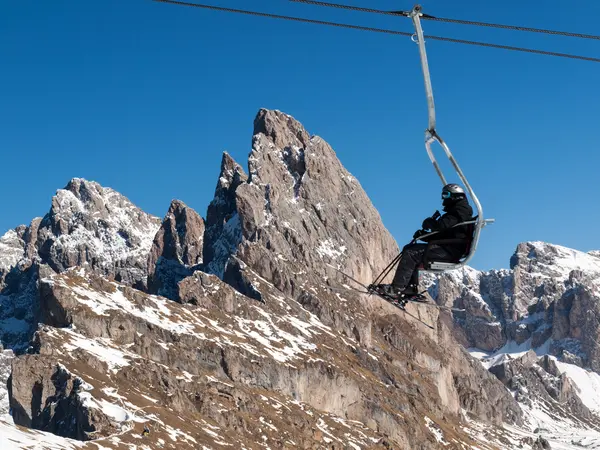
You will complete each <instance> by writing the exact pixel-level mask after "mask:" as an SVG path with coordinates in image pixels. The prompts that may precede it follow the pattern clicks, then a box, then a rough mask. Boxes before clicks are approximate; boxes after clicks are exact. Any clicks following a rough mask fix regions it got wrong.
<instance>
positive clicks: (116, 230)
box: [36, 178, 160, 285]
mask: <svg viewBox="0 0 600 450" xmlns="http://www.w3.org/2000/svg"><path fill="white" fill-rule="evenodd" d="M159 226H160V219H158V218H157V217H154V216H151V215H149V214H147V213H145V212H144V211H142V210H141V209H139V208H138V207H137V206H135V205H134V204H133V203H131V202H130V201H129V199H127V198H126V197H124V196H123V195H121V194H119V193H118V192H116V191H114V190H113V189H110V188H104V187H102V186H100V185H99V184H98V183H96V182H93V181H87V180H84V179H81V178H74V179H72V180H71V181H70V182H69V183H68V184H67V186H66V187H65V188H64V189H59V190H58V191H57V193H56V195H55V196H54V197H53V198H52V208H51V209H50V212H49V213H48V214H47V215H46V216H45V217H44V219H43V220H42V221H41V223H40V225H39V230H38V233H37V245H36V246H37V249H38V254H39V256H40V257H41V259H42V261H44V263H46V264H48V265H50V267H52V268H53V269H54V270H56V271H58V272H60V271H62V270H65V269H67V268H70V267H75V266H81V265H83V264H85V263H88V264H90V265H91V266H92V267H93V268H94V269H96V270H99V271H100V272H101V273H103V274H105V275H107V276H109V277H114V278H115V279H117V280H120V281H123V282H125V283H128V284H140V283H141V284H142V285H143V284H145V282H146V276H147V272H146V258H147V255H148V252H149V250H150V246H151V245H152V241H153V238H154V235H155V234H156V231H157V230H158V227H159Z"/></svg>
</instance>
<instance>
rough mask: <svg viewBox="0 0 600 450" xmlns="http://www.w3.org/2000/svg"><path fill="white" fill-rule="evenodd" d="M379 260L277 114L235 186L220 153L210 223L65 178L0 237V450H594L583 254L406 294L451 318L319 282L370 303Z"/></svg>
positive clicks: (597, 379) (555, 256)
mask: <svg viewBox="0 0 600 450" xmlns="http://www.w3.org/2000/svg"><path fill="white" fill-rule="evenodd" d="M397 252H398V246H397V245H396V243H395V242H394V240H393V238H392V237H391V235H390V234H389V232H388V231H387V229H386V228H385V226H384V225H383V223H382V222H381V218H380V216H379V214H378V212H377V210H376V209H375V208H374V207H373V205H372V204H371V202H370V200H369V198H368V196H367V195H366V193H365V192H364V190H363V189H362V187H361V186H360V184H359V182H358V180H356V179H355V178H354V177H353V176H352V175H351V174H350V173H349V172H348V171H347V170H346V169H345V168H344V167H343V166H342V164H341V162H340V161H339V160H338V158H337V156H336V154H335V152H334V151H333V149H332V148H331V147H330V146H329V145H328V144H327V143H326V142H325V141H324V140H323V139H321V138H320V137H318V136H311V135H309V133H308V132H307V131H306V130H305V129H304V128H303V127H302V125H301V124H300V123H299V122H298V121H296V120H295V119H294V118H292V117H291V116H289V115H287V114H283V113H281V112H279V111H270V110H261V111H259V113H258V114H257V116H256V118H255V122H254V135H253V139H252V150H251V152H250V155H249V159H248V175H247V174H246V172H245V171H244V170H243V169H242V168H241V166H240V165H239V164H237V163H236V162H235V161H234V160H233V159H232V158H231V157H230V156H229V155H227V154H224V156H223V161H222V164H221V171H220V173H219V176H218V181H217V186H216V189H215V196H214V199H213V201H212V202H211V203H210V205H209V207H208V211H207V215H206V220H204V219H203V218H202V217H201V216H200V215H199V214H198V213H196V212H195V211H193V210H192V209H191V208H189V207H188V206H186V204H185V203H183V202H182V201H180V200H174V201H173V202H172V203H171V205H170V206H169V208H168V211H167V213H166V214H165V216H164V217H163V218H162V219H160V218H157V217H153V216H151V215H148V214H146V213H144V212H143V211H141V210H140V209H139V208H137V207H136V206H134V205H133V204H132V203H131V202H130V201H129V200H127V199H126V198H125V197H124V196H122V195H121V194H119V193H117V192H115V191H114V190H112V189H109V188H106V187H102V186H100V185H99V184H98V183H95V182H90V181H87V180H83V179H79V178H74V179H73V180H71V181H70V182H69V183H68V185H67V186H66V187H65V189H61V190H59V191H58V192H57V194H56V196H55V197H54V198H53V200H52V207H51V209H50V211H49V212H48V214H46V216H44V218H37V219H34V220H33V221H32V222H31V224H30V225H29V226H21V227H18V228H16V229H15V230H10V231H9V232H7V233H6V234H5V235H4V236H3V237H2V238H0V339H1V342H2V344H3V345H4V347H5V348H7V349H12V350H14V351H15V352H16V355H14V354H13V352H12V351H11V350H6V351H4V352H3V353H0V385H1V386H2V387H0V449H2V450H4V449H26V448H46V449H59V448H60V449H79V448H82V449H98V448H100V449H117V448H128V449H132V450H134V449H140V450H142V449H144V450H147V449H177V450H180V449H187V448H189V449H194V450H197V449H203V450H204V449H221V448H236V449H259V448H272V449H275V448H277V449H279V448H281V449H284V448H289V449H291V448H328V449H335V450H341V449H353V450H356V449H381V450H383V449H388V450H389V449H401V450H405V449H407V450H415V449H418V450H430V449H431V450H433V449H440V448H449V449H450V448H455V449H465V448H473V449H475V448H478V449H482V450H494V449H516V448H521V449H525V450H533V449H536V450H539V449H542V448H548V447H547V446H546V447H544V446H545V445H547V444H549V445H551V448H552V449H580V448H582V447H583V448H591V449H593V448H598V449H600V432H599V431H596V430H599V429H600V394H598V392H600V389H598V387H600V376H599V375H598V373H597V372H598V368H597V365H598V364H599V363H600V359H599V358H598V353H597V352H598V348H597V346H596V344H595V342H597V341H598V336H597V334H596V333H597V325H596V322H597V321H596V319H595V317H597V316H598V314H600V311H598V310H597V309H596V308H598V306H597V305H598V304H599V303H598V294H599V292H600V289H598V288H599V286H600V283H599V280H600V258H598V252H589V253H587V254H586V253H583V252H577V251H575V250H571V249H567V248H564V247H560V246H555V245H551V244H546V243H542V242H529V243H523V244H521V245H519V247H518V248H517V251H516V252H515V254H514V255H513V257H512V258H511V267H510V269H507V270H497V271H490V272H478V271H475V270H473V269H471V268H465V269H462V270H457V271H452V272H448V273H446V274H443V275H441V276H433V275H431V274H424V275H423V276H422V283H423V284H424V285H427V286H429V291H430V293H431V297H432V299H434V300H435V301H436V302H437V303H438V304H440V305H446V306H454V307H457V308H460V309H463V310H464V311H456V312H453V313H449V312H448V311H446V310H442V309H438V308H437V307H436V306H435V305H433V304H431V305H418V304H411V305H409V306H408V307H407V311H406V312H403V311H400V310H399V309H397V308H395V307H393V306H392V305H390V304H388V303H387V302H385V301H383V300H381V299H379V298H377V297H374V296H366V295H363V294H360V293H359V292H357V291H356V290H355V289H353V288H352V286H353V282H352V281H351V280H349V279H347V278H344V277H343V276H341V275H340V274H339V273H338V272H336V271H335V270H333V269H332V268H331V265H335V266H337V267H340V268H343V270H344V271H346V272H347V273H348V274H350V275H352V276H353V277H355V278H357V279H359V280H360V281H362V282H365V283H368V282H370V281H371V279H372V278H373V276H374V274H376V273H378V272H379V271H380V270H381V269H382V268H383V266H385V265H386V264H387V262H389V260H390V259H392V258H393V256H395V254H397ZM426 325H431V326H432V327H433V329H430V328H427V326H426ZM584 367H585V369H584ZM590 368H591V369H593V370H590ZM594 370H595V371H594ZM9 375H10V379H9ZM8 388H10V393H9V389H8ZM9 407H10V414H8V410H9ZM144 428H147V431H148V432H149V434H148V435H146V434H145V433H143V431H144ZM42 446H43V447H42Z"/></svg>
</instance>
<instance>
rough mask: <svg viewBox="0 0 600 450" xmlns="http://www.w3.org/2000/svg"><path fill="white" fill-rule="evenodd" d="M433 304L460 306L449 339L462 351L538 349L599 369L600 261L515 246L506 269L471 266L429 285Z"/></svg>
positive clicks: (536, 245)
mask: <svg viewBox="0 0 600 450" xmlns="http://www.w3.org/2000/svg"><path fill="white" fill-rule="evenodd" d="M430 290H431V292H432V293H433V294H434V296H435V298H436V299H437V301H438V302H439V303H440V304H444V305H455V306H457V307H461V308H465V309H466V310H467V314H466V316H465V317H462V318H456V320H455V334H456V336H458V337H459V339H460V340H462V342H463V343H464V345H465V346H467V347H474V348H478V349H481V350H484V351H497V350H499V349H501V348H502V347H503V346H505V345H508V346H510V345H513V346H521V347H522V348H524V349H526V348H533V349H538V350H539V351H540V352H542V353H549V354H552V355H555V356H558V357H561V358H563V359H566V360H567V361H569V362H573V363H576V364H578V365H583V366H589V367H590V368H592V369H593V370H595V371H598V369H599V368H600V359H599V354H598V350H599V347H598V345H597V342H598V332H599V331H598V323H597V321H596V320H595V319H594V317H596V316H597V315H598V314H599V313H600V311H599V310H598V304H599V300H600V259H598V258H597V257H595V256H594V255H593V253H592V254H586V253H583V252H578V251H576V250H572V249H567V248H565V247H561V246H558V245H551V244H547V243H542V242H527V243H523V244H520V245H519V246H518V248H517V250H516V252H515V253H514V255H513V256H512V258H511V269H510V270H499V271H496V270H494V271H490V272H477V271H475V270H472V269H464V270H460V271H454V272H452V273H448V274H444V275H442V276H440V277H439V278H438V279H437V280H436V281H435V282H434V283H433V285H432V286H431V287H430Z"/></svg>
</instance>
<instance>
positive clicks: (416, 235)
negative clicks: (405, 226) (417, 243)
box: [413, 230, 427, 239]
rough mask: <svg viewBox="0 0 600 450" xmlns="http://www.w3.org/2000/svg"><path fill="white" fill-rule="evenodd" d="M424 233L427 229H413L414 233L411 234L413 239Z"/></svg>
mask: <svg viewBox="0 0 600 450" xmlns="http://www.w3.org/2000/svg"><path fill="white" fill-rule="evenodd" d="M424 234H427V231H425V230H417V231H415V234H413V239H419V238H420V237H421V236H423V235H424Z"/></svg>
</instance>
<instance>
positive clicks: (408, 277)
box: [371, 184, 473, 300]
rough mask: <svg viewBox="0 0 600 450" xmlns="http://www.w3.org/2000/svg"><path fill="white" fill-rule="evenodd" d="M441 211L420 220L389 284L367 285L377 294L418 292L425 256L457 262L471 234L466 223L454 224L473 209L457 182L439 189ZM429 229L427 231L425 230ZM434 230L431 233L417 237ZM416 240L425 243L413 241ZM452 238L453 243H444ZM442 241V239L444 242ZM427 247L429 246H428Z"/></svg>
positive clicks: (469, 215)
mask: <svg viewBox="0 0 600 450" xmlns="http://www.w3.org/2000/svg"><path fill="white" fill-rule="evenodd" d="M442 205H443V206H444V214H443V215H440V213H439V211H436V212H435V214H434V215H433V216H432V217H428V218H426V219H425V220H424V221H423V224H422V228H423V229H422V230H418V231H417V232H416V233H415V234H414V236H413V241H412V242H411V243H410V244H408V245H406V246H405V247H404V248H403V249H402V256H401V258H400V263H399V264H398V268H397V269H396V274H395V275H394V279H393V281H392V284H378V285H374V286H371V288H372V289H373V290H374V291H376V292H377V293H379V294H382V295H384V296H386V297H390V298H395V299H398V300H401V299H404V298H410V297H415V296H418V295H419V291H418V287H419V266H420V265H421V264H422V263H423V262H424V256H425V251H426V250H427V259H428V260H434V261H449V262H450V261H458V260H459V259H460V258H461V257H462V256H463V255H464V254H465V249H466V248H467V245H468V242H469V240H470V239H471V236H469V235H468V231H467V229H466V226H455V225H457V224H459V223H462V222H467V221H470V220H472V218H473V208H471V205H469V201H468V200H467V196H466V194H465V191H464V190H463V189H462V188H461V187H460V186H459V185H457V184H447V185H446V186H444V188H443V189H442ZM425 230H431V231H425ZM432 232H435V234H433V235H431V236H425V237H423V238H422V239H421V236H423V235H425V234H428V233H432ZM417 240H422V241H425V242H427V244H422V243H417V242H416V241H417ZM448 240H453V241H454V242H447V241H448ZM445 241H446V242H445ZM428 247H429V248H428Z"/></svg>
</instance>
